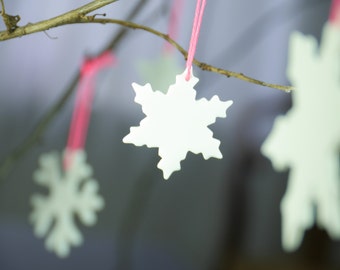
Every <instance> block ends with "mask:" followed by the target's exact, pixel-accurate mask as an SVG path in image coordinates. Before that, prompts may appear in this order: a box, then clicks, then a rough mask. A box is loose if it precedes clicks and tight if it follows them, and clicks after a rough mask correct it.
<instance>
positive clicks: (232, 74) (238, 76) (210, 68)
mask: <svg viewBox="0 0 340 270" xmlns="http://www.w3.org/2000/svg"><path fill="white" fill-rule="evenodd" d="M80 23H103V24H105V23H113V24H119V25H122V26H125V27H128V28H132V29H141V30H144V31H146V32H149V33H152V34H154V35H156V36H159V37H161V38H163V39H164V40H166V41H168V42H169V43H170V44H171V45H173V46H174V47H175V48H176V49H177V50H178V51H179V52H180V53H181V54H182V55H183V56H184V58H185V59H186V58H187V56H188V52H187V51H186V50H184V49H183V47H181V46H180V45H179V44H178V43H177V42H176V41H174V40H173V39H171V38H170V37H169V35H167V34H164V33H161V32H159V31H157V30H155V29H153V28H150V27H147V26H144V25H140V24H136V23H134V22H129V21H123V20H115V19H99V18H92V17H83V18H81V20H80ZM193 63H194V64H195V65H196V66H198V67H199V68H201V69H202V70H206V71H210V72H215V73H218V74H221V75H224V76H227V77H233V78H236V79H240V80H243V81H246V82H249V83H253V84H257V85H261V86H265V87H270V88H275V89H278V90H281V91H285V92H290V91H292V90H294V87H293V86H284V85H279V84H272V83H266V82H263V81H260V80H257V79H254V78H252V77H249V76H246V75H244V74H243V73H237V72H234V71H229V70H225V69H222V68H217V67H214V66H212V65H209V64H206V63H203V62H200V61H198V60H196V59H194V61H193Z"/></svg>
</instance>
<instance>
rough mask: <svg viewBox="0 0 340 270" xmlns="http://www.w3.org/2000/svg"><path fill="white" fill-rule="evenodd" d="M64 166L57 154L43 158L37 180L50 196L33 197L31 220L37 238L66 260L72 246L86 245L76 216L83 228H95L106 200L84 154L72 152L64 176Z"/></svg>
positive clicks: (35, 175)
mask: <svg viewBox="0 0 340 270" xmlns="http://www.w3.org/2000/svg"><path fill="white" fill-rule="evenodd" d="M61 163H62V162H61V159H60V156H59V154H58V153H57V152H51V153H48V154H44V155H42V156H41V158H40V168H39V169H38V170H37V171H36V172H35V173H34V180H35V182H36V183H37V184H39V185H42V186H45V187H47V188H48V189H49V194H48V195H47V196H43V195H40V194H34V195H33V196H32V198H31V203H32V205H33V212H32V213H31V216H30V220H31V222H32V223H33V225H34V231H35V234H36V235H37V237H47V239H46V242H45V244H46V247H47V249H48V250H50V251H53V252H55V253H56V254H57V255H58V256H59V257H66V256H68V255H69V253H70V248H71V246H79V245H80V244H81V243H82V242H83V237H82V234H81V233H80V230H79V229H78V228H77V226H76V224H75V215H77V217H78V218H79V220H80V221H81V222H82V223H83V224H84V225H87V226H91V225H94V224H95V223H96V221H97V217H96V211H99V210H101V209H102V208H103V207H104V200H103V198H102V197H101V196H100V195H98V194H97V192H98V183H97V182H96V181H95V180H94V179H92V178H91V175H92V169H91V167H90V165H88V164H87V163H86V154H85V152H84V151H83V150H77V151H74V152H72V162H71V164H70V166H69V168H68V169H67V170H66V172H65V173H63V172H62V170H61Z"/></svg>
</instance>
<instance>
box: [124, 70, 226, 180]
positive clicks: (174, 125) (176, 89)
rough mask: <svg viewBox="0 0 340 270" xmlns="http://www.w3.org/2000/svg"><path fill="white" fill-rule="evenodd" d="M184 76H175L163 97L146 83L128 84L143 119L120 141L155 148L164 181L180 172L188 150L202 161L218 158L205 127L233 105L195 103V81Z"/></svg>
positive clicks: (213, 101) (216, 142) (214, 100)
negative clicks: (198, 155) (203, 159)
mask: <svg viewBox="0 0 340 270" xmlns="http://www.w3.org/2000/svg"><path fill="white" fill-rule="evenodd" d="M186 74H187V71H184V73H182V74H180V75H177V76H176V83H175V84H173V85H170V87H169V89H168V92H167V93H166V94H164V93H162V92H160V91H153V90H152V88H151V85H150V84H146V85H144V86H141V85H138V84H136V83H133V84H132V86H133V88H134V90H135V92H136V97H135V102H136V103H139V104H141V105H142V110H143V112H144V114H145V115H146V117H145V118H144V119H143V120H142V121H141V122H140V126H138V127H131V129H130V133H129V134H128V135H127V136H125V137H124V138H123V142H124V143H133V144H135V145H136V146H142V145H146V146H147V147H157V148H159V151H158V154H159V156H160V157H161V160H160V162H159V163H158V166H157V167H158V168H160V169H161V170H162V171H163V176H164V178H165V179H168V178H169V177H170V175H171V174H172V173H173V172H174V171H178V170H180V168H181V165H180V162H181V161H182V160H183V159H185V157H186V155H187V152H189V151H191V152H193V153H194V154H198V153H202V155H203V157H204V158H205V159H208V158H210V157H215V158H222V154H221V152H220V150H219V145H220V141H219V140H217V139H215V138H213V132H212V131H211V130H210V129H209V128H208V127H207V126H209V125H210V124H212V123H215V121H216V117H226V110H227V109H228V108H229V107H230V106H231V104H232V103H233V102H232V101H231V100H229V101H220V99H219V98H218V97H217V96H214V97H213V98H212V99H211V100H210V101H208V100H206V99H204V98H203V99H200V100H196V91H195V89H194V86H195V85H196V83H197V82H198V78H196V77H194V76H193V75H192V72H191V77H190V79H189V80H188V81H186V80H185V76H186Z"/></svg>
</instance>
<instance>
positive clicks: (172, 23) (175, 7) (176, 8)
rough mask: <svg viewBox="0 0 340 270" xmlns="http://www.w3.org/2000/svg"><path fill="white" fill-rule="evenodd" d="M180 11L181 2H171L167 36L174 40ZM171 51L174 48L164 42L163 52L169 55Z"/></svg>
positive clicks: (177, 0)
mask: <svg viewBox="0 0 340 270" xmlns="http://www.w3.org/2000/svg"><path fill="white" fill-rule="evenodd" d="M182 10H183V0H173V4H172V7H171V11H170V16H169V25H168V35H169V37H171V38H172V39H174V40H175V39H176V38H177V34H178V24H179V18H180V16H181V14H182ZM173 50H174V47H173V46H172V45H171V44H170V43H169V42H165V45H164V51H165V52H167V53H170V52H172V51H173Z"/></svg>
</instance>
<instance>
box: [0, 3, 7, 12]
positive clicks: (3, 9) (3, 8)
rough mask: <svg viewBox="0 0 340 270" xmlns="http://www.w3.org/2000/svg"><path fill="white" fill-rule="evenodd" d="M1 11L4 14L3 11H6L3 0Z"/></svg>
mask: <svg viewBox="0 0 340 270" xmlns="http://www.w3.org/2000/svg"><path fill="white" fill-rule="evenodd" d="M1 13H2V14H5V13H6V11H5V4H4V0H1Z"/></svg>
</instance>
